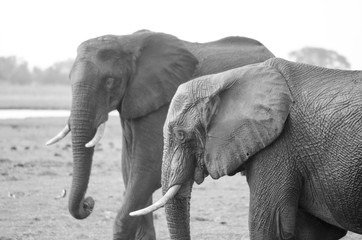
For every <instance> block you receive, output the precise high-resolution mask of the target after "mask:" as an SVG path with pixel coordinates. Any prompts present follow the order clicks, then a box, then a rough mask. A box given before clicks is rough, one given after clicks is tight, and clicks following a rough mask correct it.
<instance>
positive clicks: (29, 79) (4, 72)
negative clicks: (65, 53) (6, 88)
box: [0, 56, 74, 84]
mask: <svg viewBox="0 0 362 240" xmlns="http://www.w3.org/2000/svg"><path fill="white" fill-rule="evenodd" d="M73 62H74V60H72V59H68V60H65V61H59V62H56V63H54V64H53V65H52V66H50V67H48V68H46V69H44V70H42V69H40V68H38V67H34V68H33V70H32V71H29V68H28V63H27V62H25V61H20V60H19V59H18V58H16V57H15V56H10V57H0V82H7V83H14V84H30V83H39V84H68V83H69V77H68V76H69V72H70V69H71V67H72V65H73Z"/></svg>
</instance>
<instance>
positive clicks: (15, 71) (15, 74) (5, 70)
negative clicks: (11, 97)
mask: <svg viewBox="0 0 362 240" xmlns="http://www.w3.org/2000/svg"><path fill="white" fill-rule="evenodd" d="M0 81H5V82H9V83H16V84H24V83H30V82H31V73H30V72H29V69H28V63H27V62H25V61H20V60H19V59H17V58H16V57H15V56H10V57H0Z"/></svg>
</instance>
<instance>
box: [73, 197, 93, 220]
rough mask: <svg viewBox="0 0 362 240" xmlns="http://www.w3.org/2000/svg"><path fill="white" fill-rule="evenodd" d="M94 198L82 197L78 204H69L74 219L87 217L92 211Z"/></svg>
mask: <svg viewBox="0 0 362 240" xmlns="http://www.w3.org/2000/svg"><path fill="white" fill-rule="evenodd" d="M93 208H94V200H93V198H92V197H87V198H85V199H83V200H82V201H81V202H80V204H79V205H76V204H72V203H70V204H69V212H70V214H71V215H72V216H73V217H74V218H76V219H84V218H87V217H88V216H89V215H90V214H91V213H92V211H93Z"/></svg>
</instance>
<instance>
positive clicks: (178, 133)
mask: <svg viewBox="0 0 362 240" xmlns="http://www.w3.org/2000/svg"><path fill="white" fill-rule="evenodd" d="M175 137H176V139H178V140H179V141H184V140H185V138H186V133H185V132H184V131H183V130H176V131H175Z"/></svg>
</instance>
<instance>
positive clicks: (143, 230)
mask: <svg viewBox="0 0 362 240" xmlns="http://www.w3.org/2000/svg"><path fill="white" fill-rule="evenodd" d="M151 204H152V196H151V197H150V199H149V200H148V201H147V203H146V206H149V205H151ZM136 239H156V234H155V230H154V226H153V215H152V213H151V214H147V215H145V216H141V220H140V225H139V227H138V228H137V232H136Z"/></svg>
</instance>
